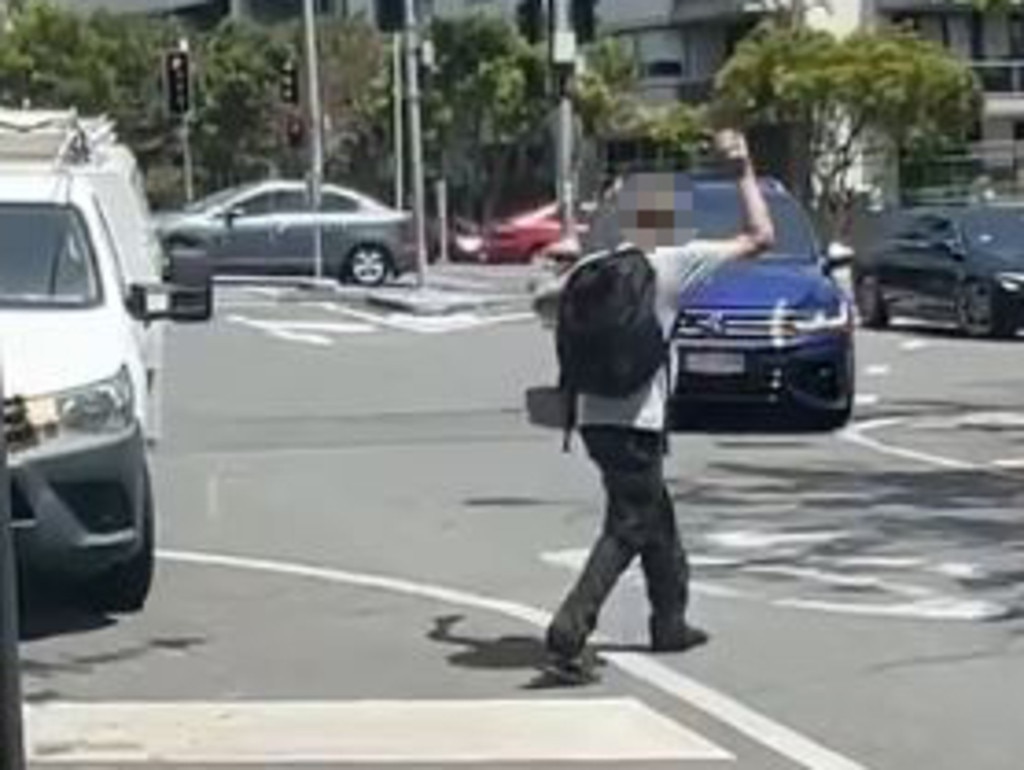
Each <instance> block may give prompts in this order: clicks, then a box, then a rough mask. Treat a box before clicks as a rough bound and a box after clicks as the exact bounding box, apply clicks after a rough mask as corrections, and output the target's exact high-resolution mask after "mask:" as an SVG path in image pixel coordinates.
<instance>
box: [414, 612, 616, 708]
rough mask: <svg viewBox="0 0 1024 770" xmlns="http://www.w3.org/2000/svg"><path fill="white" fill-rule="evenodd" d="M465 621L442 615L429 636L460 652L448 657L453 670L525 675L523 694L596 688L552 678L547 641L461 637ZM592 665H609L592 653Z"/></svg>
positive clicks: (528, 638) (517, 638)
mask: <svg viewBox="0 0 1024 770" xmlns="http://www.w3.org/2000/svg"><path fill="white" fill-rule="evenodd" d="M464 620H465V616H464V615H442V616H440V617H437V618H434V627H433V628H432V629H431V630H430V631H429V632H428V633H427V638H428V639H430V640H431V641H432V642H437V643H439V644H445V645H450V646H454V647H458V648H460V649H459V650H458V651H457V652H453V653H452V654H451V655H449V656H448V662H449V663H451V664H452V665H453V666H458V667H460V668H468V669H475V670H487V671H523V672H528V673H529V674H530V678H529V680H528V681H526V682H525V683H524V684H523V685H522V686H521V687H520V689H522V690H549V689H551V690H555V689H570V688H575V687H580V686H584V685H585V684H595V683H596V680H594V681H592V682H586V683H576V684H572V683H567V682H566V681H564V680H562V679H559V678H557V677H554V676H552V675H551V673H550V670H549V668H548V664H549V663H550V662H551V657H550V655H549V654H548V651H547V648H546V647H545V646H544V642H543V640H541V639H539V638H538V637H535V636H500V637H497V638H492V639H486V638H480V637H474V636H469V635H467V634H460V633H457V632H456V631H455V626H457V625H458V624H459V623H461V622H462V621H464ZM588 654H589V661H590V664H591V666H592V668H594V669H595V670H596V669H597V668H599V667H602V666H604V665H605V663H604V661H603V660H601V659H600V658H599V657H598V656H597V655H596V653H595V652H593V651H591V652H590V653H588Z"/></svg>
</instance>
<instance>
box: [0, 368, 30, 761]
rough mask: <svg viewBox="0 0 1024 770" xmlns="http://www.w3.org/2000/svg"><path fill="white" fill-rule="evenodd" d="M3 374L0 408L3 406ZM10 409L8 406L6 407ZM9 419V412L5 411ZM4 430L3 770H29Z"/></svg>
mask: <svg viewBox="0 0 1024 770" xmlns="http://www.w3.org/2000/svg"><path fill="white" fill-rule="evenodd" d="M3 401H4V395H3V372H2V370H0V404H3ZM4 406H6V405H4ZM3 411H4V416H5V418H6V413H7V410H6V408H4V410H3ZM6 427H7V426H6V419H5V420H4V429H3V430H0V770H25V743H24V735H23V731H22V712H21V664H20V662H19V660H18V588H17V582H16V581H17V574H18V573H17V569H16V568H15V564H14V541H13V529H12V523H11V485H10V478H9V475H8V468H7V430H6Z"/></svg>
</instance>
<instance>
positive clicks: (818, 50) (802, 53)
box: [715, 27, 981, 214]
mask: <svg viewBox="0 0 1024 770" xmlns="http://www.w3.org/2000/svg"><path fill="white" fill-rule="evenodd" d="M980 99H981V97H980V91H979V88H978V84H977V82H976V80H975V78H974V75H973V74H972V73H971V71H970V70H969V69H968V68H967V67H966V65H964V64H963V63H962V62H961V61H960V60H958V59H957V58H955V57H954V56H953V55H952V54H950V53H949V52H947V51H946V50H945V49H944V48H942V47H941V46H939V45H937V44H934V43H931V42H928V41H925V40H922V39H920V38H918V37H916V36H914V35H912V34H910V33H907V32H904V31H899V30H883V31H880V32H862V33H857V34H854V35H852V36H850V37H847V38H845V39H843V40H841V41H840V40H837V39H836V38H834V37H833V36H832V35H830V34H828V33H826V32H820V31H813V30H808V29H804V28H777V27H772V28H765V29H763V30H761V31H760V32H758V33H757V34H755V35H754V36H753V37H751V38H750V39H748V40H747V41H746V42H744V43H743V44H742V45H741V46H740V47H739V49H738V50H737V53H736V55H735V56H734V57H733V58H732V60H731V61H730V62H729V63H728V64H727V65H726V67H725V68H724V69H723V71H722V72H721V73H720V75H719V78H718V81H717V84H716V103H715V110H716V111H717V112H719V113H721V114H723V115H727V116H729V117H731V118H733V119H737V120H739V121H741V122H744V123H746V124H759V123H761V124H765V123H767V124H776V125H778V124H782V125H789V126H794V127H797V128H798V129H800V130H802V131H803V133H804V135H805V136H806V137H807V138H808V143H809V149H810V155H811V161H812V168H811V171H812V176H813V179H814V182H815V189H816V193H817V202H818V203H819V204H820V205H821V207H822V208H823V210H824V212H825V213H826V214H835V213H837V212H839V211H840V210H842V209H843V207H844V206H845V205H846V204H847V203H848V200H849V197H850V195H851V194H852V189H851V171H852V170H853V169H854V167H855V165H856V163H857V161H858V158H859V157H861V154H862V153H863V152H864V151H865V150H867V149H871V148H872V147H874V146H875V145H877V144H878V143H879V142H881V141H883V140H884V141H885V142H886V143H889V144H890V145H892V146H896V147H900V148H908V147H911V148H918V149H920V148H929V147H935V146H941V145H942V144H943V143H947V142H952V141H956V140H957V139H960V138H962V137H963V136H964V135H965V134H966V132H967V131H968V130H969V129H970V128H971V126H972V125H973V124H974V122H975V121H976V120H977V118H978V116H979V114H980V105H981V102H980Z"/></svg>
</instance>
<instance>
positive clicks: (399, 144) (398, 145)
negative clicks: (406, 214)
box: [391, 35, 405, 211]
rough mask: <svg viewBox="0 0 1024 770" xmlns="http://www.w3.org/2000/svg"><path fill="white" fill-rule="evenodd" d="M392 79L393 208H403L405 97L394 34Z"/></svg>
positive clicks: (399, 48)
mask: <svg viewBox="0 0 1024 770" xmlns="http://www.w3.org/2000/svg"><path fill="white" fill-rule="evenodd" d="M391 67H392V80H393V86H394V89H393V96H392V100H393V107H394V132H395V208H396V209H398V210H399V211H401V210H402V209H404V208H405V97H404V92H405V88H404V83H405V78H404V77H403V76H402V36H401V35H395V38H394V41H393V43H392V61H391Z"/></svg>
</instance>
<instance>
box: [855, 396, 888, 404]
mask: <svg viewBox="0 0 1024 770" xmlns="http://www.w3.org/2000/svg"><path fill="white" fill-rule="evenodd" d="M881 401H882V397H881V396H879V395H878V394H877V393H858V394H857V395H856V396H854V397H853V403H854V404H855V405H857V406H878V404H880V403H881Z"/></svg>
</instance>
